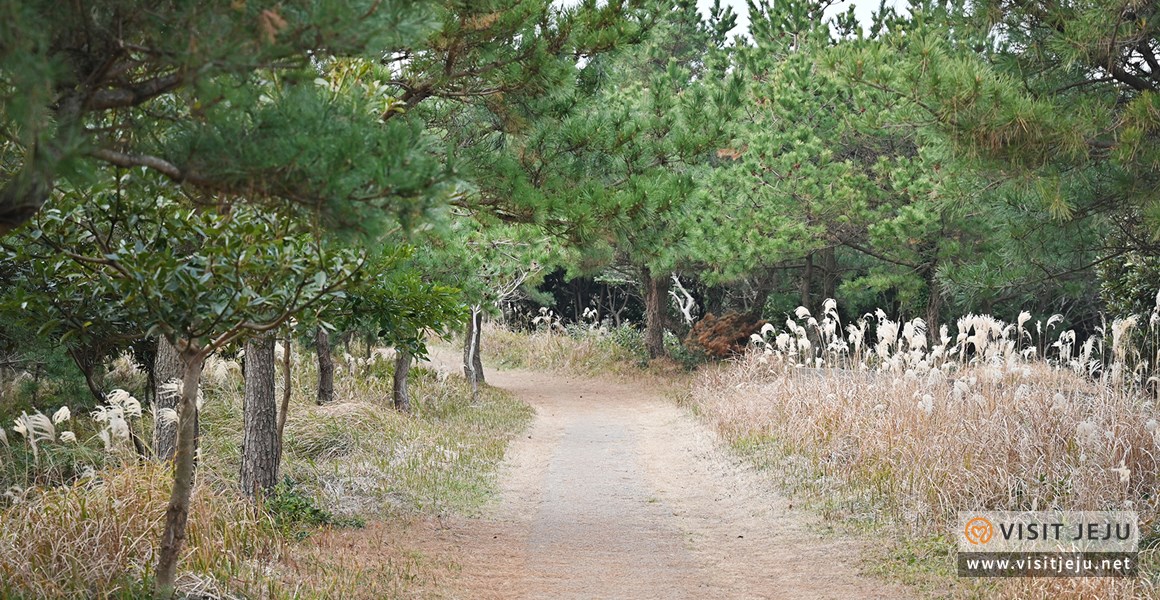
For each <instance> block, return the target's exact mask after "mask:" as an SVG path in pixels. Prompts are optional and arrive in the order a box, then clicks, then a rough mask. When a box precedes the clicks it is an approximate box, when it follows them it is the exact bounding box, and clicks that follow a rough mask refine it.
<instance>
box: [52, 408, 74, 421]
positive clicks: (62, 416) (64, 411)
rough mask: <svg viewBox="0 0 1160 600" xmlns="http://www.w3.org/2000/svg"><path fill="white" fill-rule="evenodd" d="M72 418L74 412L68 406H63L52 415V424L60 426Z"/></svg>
mask: <svg viewBox="0 0 1160 600" xmlns="http://www.w3.org/2000/svg"><path fill="white" fill-rule="evenodd" d="M71 418H72V411H70V410H69V409H68V407H67V406H62V407H60V408H58V409H57V410H56V412H54V413H52V422H53V424H55V425H60V424H61V423H64V422H65V421H67V420H69V419H71Z"/></svg>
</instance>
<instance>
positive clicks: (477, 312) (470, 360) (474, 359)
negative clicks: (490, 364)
mask: <svg viewBox="0 0 1160 600" xmlns="http://www.w3.org/2000/svg"><path fill="white" fill-rule="evenodd" d="M482 327H483V310H482V309H480V308H479V307H478V306H472V307H471V314H470V315H468V317H467V332H466V334H465V335H464V336H463V376H464V377H467V380H468V381H471V382H473V383H481V382H486V381H487V377H486V376H484V374H483V357H482V356H480V352H479V349H480V344H481V342H480V340H481V338H482V337H483V331H482Z"/></svg>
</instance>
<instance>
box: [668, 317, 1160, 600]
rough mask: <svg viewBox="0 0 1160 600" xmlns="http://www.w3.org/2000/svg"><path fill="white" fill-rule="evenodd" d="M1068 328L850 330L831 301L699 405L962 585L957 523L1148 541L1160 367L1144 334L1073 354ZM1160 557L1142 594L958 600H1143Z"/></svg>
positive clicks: (792, 480) (1082, 585)
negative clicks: (1032, 522)
mask: <svg viewBox="0 0 1160 600" xmlns="http://www.w3.org/2000/svg"><path fill="white" fill-rule="evenodd" d="M1059 320H1060V319H1059V318H1058V317H1052V318H1050V319H1048V320H1047V321H1046V323H1042V322H1040V323H1036V324H1035V325H1034V326H1033V327H1032V326H1029V325H1030V315H1028V314H1027V313H1023V314H1021V315H1020V316H1019V318H1018V319H1017V321H1016V322H1015V323H1005V322H1003V321H1000V320H998V319H995V318H993V317H990V316H986V315H968V316H966V317H963V318H962V319H959V320H958V322H957V323H956V324H955V325H956V330H955V331H954V332H953V333H952V331H951V329H950V327H949V326H946V325H944V326H940V327H938V328H937V330H936V331H930V330H929V329H928V327H927V324H926V323H924V322H923V321H922V320H921V319H914V320H911V321H909V322H896V321H892V320H890V319H888V318H887V317H886V315H885V314H884V313H882V312H881V311H879V312H878V313H877V314H874V315H867V316H865V317H863V318H862V319H859V320H858V321H857V322H855V323H852V324H849V325H846V326H845V327H843V324H842V322H841V320H840V319H839V316H838V312H837V306H836V304H835V303H834V302H833V301H832V300H830V301H827V302H826V304H825V306H824V314H823V315H822V318H821V319H820V320H819V319H817V318H815V317H814V316H813V315H811V314H810V313H809V311H808V310H806V309H804V308H799V309H798V311H797V313H796V315H795V316H794V317H793V318H790V319H788V320H787V321H786V323H785V327H784V328H780V329H779V328H776V327H773V326H766V328H765V329H763V331H762V332H761V333H760V334H756V335H755V336H754V340H753V349H752V351H751V352H750V353H749V354H747V355H746V356H744V357H742V358H740V359H738V360H736V361H734V362H732V363H730V364H728V365H725V366H723V367H721V368H718V369H713V370H705V371H704V372H703V373H702V374H701V376H700V377H699V379H698V381H697V383H696V384H695V388H694V390H693V391H692V394H691V401H692V402H693V404H694V407H695V408H696V409H697V410H698V411H699V412H701V413H702V414H704V415H706V416H707V417H708V418H709V419H710V421H711V422H713V423H714V424H716V426H717V427H718V428H719V430H720V431H721V432H722V433H723V434H724V435H725V436H726V437H727V438H729V439H731V440H733V441H734V442H735V443H736V444H737V445H739V446H740V447H743V448H745V449H747V450H748V451H749V452H750V455H751V456H752V457H754V458H755V459H757V460H758V461H760V462H763V463H766V464H770V465H774V466H776V467H777V468H778V469H779V470H780V471H781V472H782V473H784V474H785V478H786V483H787V484H788V485H789V486H790V487H791V489H794V490H796V491H797V492H799V493H800V494H801V495H802V496H803V497H805V498H807V499H810V500H811V502H812V503H813V504H814V506H815V507H817V508H819V509H820V510H822V511H823V512H824V513H826V514H827V515H828V516H831V517H834V518H838V519H842V520H846V521H847V522H850V523H860V524H863V525H866V526H868V527H872V528H875V529H877V530H879V531H881V530H885V529H889V530H891V531H894V532H897V535H896V536H895V537H896V539H897V540H898V541H899V543H906V542H904V540H909V541H910V542H909V543H913V541H914V540H930V541H932V542H933V547H936V548H940V549H941V550H939V551H938V552H935V553H933V554H932V555H931V557H929V558H928V559H927V562H926V564H925V566H926V567H928V568H930V569H932V570H933V571H936V572H941V573H944V574H947V573H953V560H954V556H953V546H952V544H953V539H952V537H951V526H952V523H954V522H955V519H956V512H957V511H960V510H1052V509H1057V510H1114V509H1131V510H1136V511H1137V512H1138V513H1139V515H1140V518H1141V521H1142V526H1143V533H1144V538H1145V546H1146V547H1148V546H1152V545H1155V544H1156V542H1157V541H1158V540H1160V531H1158V530H1157V523H1156V517H1157V515H1158V506H1157V503H1158V501H1160V500H1158V497H1157V495H1156V494H1155V490H1156V489H1157V485H1158V484H1160V480H1158V479H1160V477H1158V472H1160V471H1158V467H1160V464H1158V460H1160V459H1158V456H1160V426H1158V425H1157V423H1158V422H1160V414H1158V409H1157V407H1156V404H1155V395H1154V394H1155V391H1154V387H1153V386H1154V384H1155V382H1156V379H1155V378H1154V377H1153V376H1152V373H1151V368H1152V365H1150V364H1149V363H1148V361H1147V357H1144V356H1141V354H1142V353H1140V352H1138V351H1137V350H1136V349H1135V347H1134V346H1133V345H1132V344H1131V342H1130V340H1132V339H1133V337H1132V332H1133V328H1135V327H1137V326H1138V325H1139V323H1140V321H1141V320H1140V319H1135V318H1131V317H1129V318H1127V319H1119V320H1116V321H1114V322H1113V323H1112V324H1111V325H1110V326H1109V327H1107V328H1106V329H1105V330H1101V331H1100V332H1098V333H1099V335H1097V336H1093V337H1091V338H1088V339H1087V340H1084V341H1083V342H1082V343H1080V344H1077V340H1076V334H1075V332H1074V331H1070V330H1069V331H1062V332H1055V331H1053V330H1054V328H1055V326H1056V325H1057V323H1058V322H1059ZM1156 321H1157V319H1153V321H1152V322H1153V323H1156ZM1152 326H1153V327H1155V325H1152ZM1154 554H1155V552H1154V551H1152V550H1145V551H1144V552H1143V553H1142V556H1141V558H1142V559H1144V564H1145V569H1144V576H1143V577H1141V578H1140V579H1139V580H1136V581H1108V580H1096V579H1092V580H1084V581H1080V580H1068V579H1035V580H1005V581H999V582H985V583H983V584H979V583H977V582H976V583H974V584H964V587H970V588H972V590H973V591H971V592H970V594H981V595H983V596H987V595H993V596H995V597H1013V596H1018V597H1043V598H1047V597H1052V598H1054V597H1071V598H1082V597H1094V596H1102V597H1149V596H1150V595H1152V594H1155V593H1156V591H1157V589H1158V584H1157V582H1158V581H1160V579H1158V577H1160V576H1158V570H1157V568H1156V566H1157V560H1156V557H1155V556H1154ZM912 558H913V557H909V558H907V560H911V559H912ZM976 586H979V587H981V589H974V587H976Z"/></svg>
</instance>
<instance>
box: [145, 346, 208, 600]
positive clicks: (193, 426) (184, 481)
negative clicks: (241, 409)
mask: <svg viewBox="0 0 1160 600" xmlns="http://www.w3.org/2000/svg"><path fill="white" fill-rule="evenodd" d="M183 346H185V348H184V349H183V350H182V351H181V353H180V355H181V360H182V363H183V365H184V370H183V372H182V377H181V381H182V386H181V398H180V400H179V401H178V403H177V407H178V408H177V418H178V421H177V444H176V450H175V451H174V455H173V459H174V473H173V490H172V492H171V493H170V495H169V506H168V508H166V510H165V531H164V533H163V534H162V536H161V548H160V550H159V552H158V558H157V580H156V589H155V591H156V594H157V596H158V597H159V598H169V597H172V596H173V588H174V582H175V580H176V576H177V559H178V557H179V556H180V555H181V547H182V545H183V544H184V543H185V526H186V522H187V521H188V520H189V499H190V496H191V495H192V494H193V471H194V457H195V455H196V454H197V388H198V384H199V383H200V379H201V367H202V364H203V363H204V362H205V354H204V353H203V352H202V350H201V349H200V348H197V347H195V346H192V345H191V344H189V343H185V344H183Z"/></svg>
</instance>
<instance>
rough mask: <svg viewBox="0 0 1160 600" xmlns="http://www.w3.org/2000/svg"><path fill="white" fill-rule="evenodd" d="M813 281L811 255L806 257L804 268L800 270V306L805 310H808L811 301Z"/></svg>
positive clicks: (812, 259)
mask: <svg viewBox="0 0 1160 600" xmlns="http://www.w3.org/2000/svg"><path fill="white" fill-rule="evenodd" d="M813 280H814V255H813V253H810V254H807V255H806V266H805V268H804V269H802V280H801V293H802V298H801V300H802V306H804V307H806V308H807V309H810V310H811V311H812V310H813V309H812V308H810V301H811V300H812V299H813V290H812V288H813Z"/></svg>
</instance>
